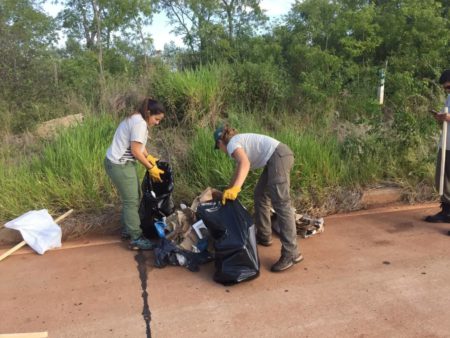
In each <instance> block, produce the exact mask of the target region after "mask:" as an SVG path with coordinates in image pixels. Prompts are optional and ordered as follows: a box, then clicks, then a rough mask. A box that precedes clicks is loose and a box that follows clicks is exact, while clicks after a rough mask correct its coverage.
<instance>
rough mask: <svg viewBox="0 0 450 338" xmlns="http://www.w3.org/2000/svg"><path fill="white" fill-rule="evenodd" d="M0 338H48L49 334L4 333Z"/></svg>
mask: <svg viewBox="0 0 450 338" xmlns="http://www.w3.org/2000/svg"><path fill="white" fill-rule="evenodd" d="M0 338H48V332H47V331H45V332H30V333H4V334H0Z"/></svg>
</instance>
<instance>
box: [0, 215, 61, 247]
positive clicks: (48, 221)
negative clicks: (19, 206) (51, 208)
mask: <svg viewBox="0 0 450 338" xmlns="http://www.w3.org/2000/svg"><path fill="white" fill-rule="evenodd" d="M5 227H7V228H9V229H14V230H18V231H20V233H21V235H22V237H23V240H24V241H25V242H27V244H28V245H29V246H30V247H31V248H33V250H34V251H36V252H37V253H39V254H41V255H42V254H43V253H44V252H46V251H47V250H49V249H53V248H59V247H61V235H62V234H61V228H60V227H59V225H58V224H56V223H55V222H54V221H53V218H52V216H50V214H49V213H48V211H47V210H46V209H42V210H32V211H28V212H27V213H25V214H23V215H22V216H19V217H17V218H16V219H13V220H12V221H9V222H8V223H6V224H5Z"/></svg>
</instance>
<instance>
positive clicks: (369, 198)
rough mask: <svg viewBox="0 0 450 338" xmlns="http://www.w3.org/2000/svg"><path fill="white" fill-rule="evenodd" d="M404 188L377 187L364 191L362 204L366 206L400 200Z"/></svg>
mask: <svg viewBox="0 0 450 338" xmlns="http://www.w3.org/2000/svg"><path fill="white" fill-rule="evenodd" d="M402 195H403V193H402V189H401V188H395V187H388V188H376V189H370V190H366V191H364V193H363V195H362V197H361V205H362V206H363V207H365V208H367V207H372V206H380V205H383V204H389V203H396V202H400V201H401V199H402Z"/></svg>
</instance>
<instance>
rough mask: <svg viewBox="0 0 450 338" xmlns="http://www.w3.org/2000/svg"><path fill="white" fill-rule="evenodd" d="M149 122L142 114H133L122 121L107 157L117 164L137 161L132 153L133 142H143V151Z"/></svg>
mask: <svg viewBox="0 0 450 338" xmlns="http://www.w3.org/2000/svg"><path fill="white" fill-rule="evenodd" d="M147 137H148V129H147V123H146V122H145V120H144V118H143V117H142V115H141V114H133V115H131V116H130V117H127V118H126V119H125V120H123V121H122V122H120V124H119V126H118V127H117V129H116V133H115V134H114V138H113V141H112V144H111V146H110V147H109V148H108V150H107V151H106V157H107V158H108V159H109V160H110V161H111V162H112V163H115V164H124V163H126V162H127V161H136V159H135V158H134V156H133V154H132V153H131V142H133V141H134V142H139V143H142V151H144V149H145V145H146V144H147Z"/></svg>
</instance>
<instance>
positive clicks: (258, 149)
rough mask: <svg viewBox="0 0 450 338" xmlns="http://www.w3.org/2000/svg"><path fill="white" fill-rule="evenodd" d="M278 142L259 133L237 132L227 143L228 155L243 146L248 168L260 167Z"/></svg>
mask: <svg viewBox="0 0 450 338" xmlns="http://www.w3.org/2000/svg"><path fill="white" fill-rule="evenodd" d="M279 144H280V142H279V141H277V140H275V139H274V138H272V137H270V136H265V135H260V134H237V135H235V136H233V137H232V138H231V139H230V141H229V142H228V145H227V152H228V155H230V156H231V155H232V154H233V153H234V151H235V150H236V149H237V148H243V149H244V151H245V153H246V154H247V157H248V159H249V161H250V168H252V169H257V168H262V167H264V166H265V165H266V164H267V161H268V160H269V159H270V157H271V156H272V154H273V152H274V151H275V149H276V147H278V145H279Z"/></svg>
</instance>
